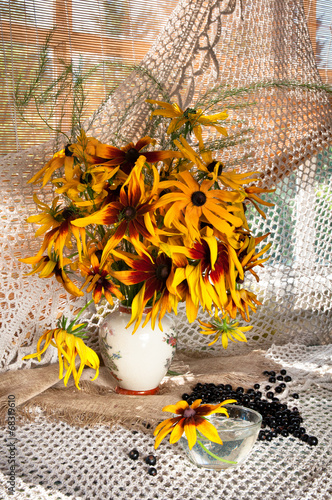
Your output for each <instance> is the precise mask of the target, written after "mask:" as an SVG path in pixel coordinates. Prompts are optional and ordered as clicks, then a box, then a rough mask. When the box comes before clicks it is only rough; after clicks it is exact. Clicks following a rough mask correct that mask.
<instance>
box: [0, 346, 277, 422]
mask: <svg viewBox="0 0 332 500" xmlns="http://www.w3.org/2000/svg"><path fill="white" fill-rule="evenodd" d="M278 368H279V366H278V365H277V364H276V363H274V362H273V361H271V360H269V359H267V358H265V357H264V351H253V352H251V353H250V354H247V355H241V356H228V357H227V356H222V357H215V358H200V359H192V358H187V357H185V356H184V355H177V356H176V357H175V360H174V362H173V364H172V366H171V370H172V371H176V372H177V373H179V375H176V376H167V377H165V378H164V380H163V381H162V383H161V385H160V392H159V394H158V395H154V396H124V395H119V394H117V393H115V392H114V389H115V386H116V381H115V380H114V379H113V377H112V376H111V375H110V373H109V371H108V369H107V368H106V367H105V366H102V367H101V370H100V375H99V377H98V378H97V380H95V381H94V382H91V381H90V380H91V378H92V377H93V376H94V373H95V372H94V370H91V369H85V370H84V371H83V375H82V378H81V382H80V386H81V390H80V391H79V390H78V389H77V388H76V387H75V386H74V384H73V382H70V383H68V385H67V387H66V388H65V387H64V386H63V382H62V381H59V379H58V373H59V368H58V365H57V364H52V365H49V366H43V367H40V368H34V369H29V370H18V371H8V372H6V373H4V374H2V375H1V376H0V418H1V422H2V423H4V422H5V419H6V414H7V408H8V395H14V396H15V403H16V416H17V419H18V420H17V421H18V422H24V421H26V419H33V418H34V417H35V415H36V414H38V412H36V409H37V408H39V409H41V410H42V411H43V412H44V414H46V415H47V416H48V417H49V418H53V419H58V420H63V421H66V422H68V423H69V424H71V425H93V424H109V425H113V424H117V423H121V424H122V425H126V426H128V425H129V426H131V428H132V427H133V426H137V427H139V428H140V429H141V428H142V427H143V428H144V427H145V428H146V427H148V428H150V426H151V425H155V424H156V423H157V422H159V421H160V420H162V419H164V418H167V415H166V414H165V413H163V412H162V408H163V406H165V405H166V404H172V403H176V402H177V401H178V400H180V399H181V395H182V394H183V393H184V392H190V391H191V390H192V388H193V386H194V385H195V384H196V383H197V382H203V383H205V382H206V383H211V382H213V383H230V384H233V385H234V386H238V385H242V386H243V387H244V388H248V387H252V385H253V384H254V383H255V382H258V381H260V380H261V379H262V378H263V377H262V372H263V371H264V370H266V369H268V370H272V369H278ZM39 412H40V411H39ZM148 424H150V425H148Z"/></svg>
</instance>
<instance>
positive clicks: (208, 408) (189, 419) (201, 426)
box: [154, 399, 236, 450]
mask: <svg viewBox="0 0 332 500" xmlns="http://www.w3.org/2000/svg"><path fill="white" fill-rule="evenodd" d="M201 403H202V400H201V399H196V401H194V402H193V404H192V405H190V406H189V404H188V403H187V401H179V402H178V403H176V404H175V405H168V406H165V407H164V408H163V411H167V412H169V413H174V414H175V415H179V416H178V417H173V418H168V419H167V420H164V421H163V422H161V423H160V424H159V425H157V427H156V429H155V431H154V436H156V441H155V445H154V447H155V449H157V448H158V446H159V445H160V443H161V441H162V440H163V439H164V437H166V436H167V434H169V433H171V435H170V439H169V442H170V443H171V444H174V443H176V442H177V441H179V439H180V438H181V436H182V434H183V433H184V432H185V434H186V436H187V438H188V446H189V449H190V450H191V449H192V447H193V446H194V445H195V443H196V441H197V433H196V430H197V431H199V432H200V433H201V434H203V436H205V437H207V438H208V439H209V440H210V441H213V442H214V443H219V444H223V443H222V440H221V439H220V437H219V435H218V432H217V429H216V428H215V427H214V425H212V424H211V422H209V421H208V420H206V418H204V417H207V416H208V415H212V414H213V413H224V414H225V415H226V416H227V417H228V412H227V410H226V408H222V406H224V405H226V404H229V403H236V400H235V399H227V400H226V401H223V402H222V403H219V404H216V405H211V404H203V405H202V404H201Z"/></svg>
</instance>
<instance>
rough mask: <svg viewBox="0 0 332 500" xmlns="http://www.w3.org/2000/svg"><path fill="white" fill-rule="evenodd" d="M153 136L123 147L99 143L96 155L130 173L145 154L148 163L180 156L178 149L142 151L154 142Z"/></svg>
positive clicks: (101, 160)
mask: <svg viewBox="0 0 332 500" xmlns="http://www.w3.org/2000/svg"><path fill="white" fill-rule="evenodd" d="M154 142H155V141H154V140H153V139H151V137H143V138H142V139H140V140H139V141H138V142H136V144H134V143H133V142H130V143H129V144H127V145H126V146H124V147H122V148H121V149H119V148H116V147H114V146H108V145H107V144H98V146H97V148H96V155H97V157H98V163H99V164H103V165H105V166H109V167H116V166H118V165H120V168H121V170H122V172H124V173H125V174H126V175H129V174H130V172H131V171H132V169H133V168H134V166H135V164H136V162H137V160H138V158H139V157H140V156H141V155H143V156H144V157H145V158H146V161H147V162H148V163H157V162H158V161H161V160H165V159H167V158H180V157H181V154H180V153H179V152H178V151H171V150H169V151H142V150H143V149H144V148H145V147H146V146H148V145H150V144H151V145H152V144H154Z"/></svg>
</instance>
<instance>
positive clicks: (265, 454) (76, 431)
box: [0, 345, 332, 500]
mask: <svg viewBox="0 0 332 500" xmlns="http://www.w3.org/2000/svg"><path fill="white" fill-rule="evenodd" d="M320 349H322V350H321V351H320V352H319V350H320ZM331 355H332V352H331V347H326V346H324V347H323V348H322V347H316V346H313V347H303V346H299V345H287V349H285V347H284V346H280V347H273V348H271V349H270V350H269V351H268V352H267V357H268V358H270V359H274V360H276V361H278V362H280V363H281V364H282V366H284V367H285V368H286V369H287V371H288V373H289V374H291V376H292V377H293V380H292V382H291V383H290V384H289V392H293V391H298V392H299V393H300V399H299V400H296V406H297V407H298V408H299V410H300V413H301V415H302V416H303V419H304V421H303V425H304V426H305V428H306V430H307V432H308V433H309V434H314V435H315V436H317V438H318V440H319V445H318V446H315V447H309V446H308V445H307V444H306V443H303V442H301V441H299V440H298V439H295V438H292V437H288V438H284V437H281V436H279V437H278V438H276V439H274V440H273V441H272V442H270V443H267V442H261V441H258V442H256V444H255V447H254V450H253V452H252V454H251V455H250V458H249V460H248V461H247V462H245V463H244V464H242V465H241V466H239V467H237V468H235V469H229V470H227V471H222V472H217V471H212V470H209V471H207V470H202V469H198V468H196V467H194V466H193V465H192V464H191V463H190V462H189V460H187V459H185V458H184V454H183V452H182V450H181V448H180V447H178V446H176V445H170V444H169V443H168V441H167V440H166V439H165V440H164V442H163V443H162V444H161V446H160V448H158V450H157V451H156V452H154V449H153V444H154V439H153V436H152V432H151V431H152V429H150V430H147V429H145V432H142V431H141V430H137V428H136V429H135V430H134V431H133V430H131V429H130V428H124V427H116V428H112V430H111V431H110V429H109V428H108V427H107V426H97V427H92V428H91V427H84V428H82V427H75V426H70V425H69V424H67V423H64V422H54V421H52V420H50V419H45V417H44V416H43V415H42V414H40V416H39V418H37V420H35V421H34V422H33V423H30V424H25V425H23V426H20V427H18V428H17V431H16V437H17V439H18V441H17V463H18V466H17V476H16V492H15V495H13V496H12V495H8V494H6V491H7V476H6V473H5V471H6V470H7V463H6V456H7V453H6V449H5V447H4V448H3V449H2V450H1V451H3V452H2V453H0V470H1V472H0V493H2V492H3V496H2V495H1V498H3V499H4V500H10V499H12V498H15V499H17V500H29V499H34V500H44V499H45V500H46V499H52V500H58V499H61V500H62V499H68V498H69V499H71V500H74V499H75V500H83V499H84V500H85V499H86V500H90V499H93V498H96V499H102V500H104V499H105V500H118V499H121V500H128V498H132V499H134V500H140V499H143V498H146V499H149V500H152V499H160V500H180V499H183V498H186V499H188V500H201V499H208V500H212V499H214V498H218V499H219V498H227V499H230V500H248V499H256V500H262V499H267V500H279V499H282V500H284V499H285V500H286V499H287V500H299V499H301V500H329V499H330V498H331V495H332V485H331V479H330V477H331V475H330V472H331V470H330V467H331V445H332V442H331V432H330V427H331V416H330V415H331V410H332V398H331V390H328V388H327V387H321V386H320V384H319V385H317V384H313V385H311V386H310V391H308V390H304V391H303V390H302V389H303V384H302V379H303V378H307V380H309V379H310V376H309V379H308V374H309V375H310V374H311V379H312V373H313V372H319V371H321V370H322V367H323V366H324V365H326V364H328V363H329V362H330V361H331ZM293 367H294V368H293ZM330 374H331V370H330ZM330 384H331V376H330ZM306 389H308V385H307V387H306ZM289 392H288V391H287V393H284V394H283V395H282V400H283V401H287V402H289V403H290V404H289V407H292V405H291V398H289ZM0 446H3V443H2V442H0ZM133 448H136V449H137V450H138V451H139V459H138V460H137V461H136V462H133V461H132V460H130V459H129V457H128V453H129V451H130V450H132V449H133ZM150 453H154V454H155V456H156V458H157V464H156V468H157V471H158V474H157V476H156V477H151V476H149V475H148V474H147V469H148V466H147V465H146V464H145V462H144V459H145V457H146V456H147V455H148V454H150Z"/></svg>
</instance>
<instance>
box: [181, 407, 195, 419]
mask: <svg viewBox="0 0 332 500" xmlns="http://www.w3.org/2000/svg"><path fill="white" fill-rule="evenodd" d="M195 415H196V411H195V410H193V409H192V408H186V409H185V410H184V412H183V416H184V418H190V417H194V416H195Z"/></svg>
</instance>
